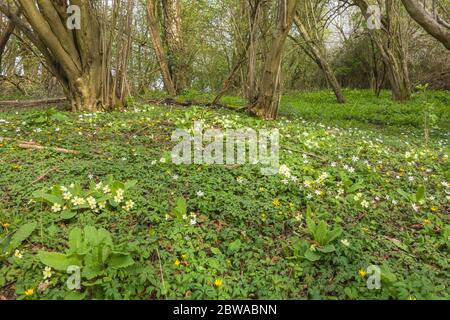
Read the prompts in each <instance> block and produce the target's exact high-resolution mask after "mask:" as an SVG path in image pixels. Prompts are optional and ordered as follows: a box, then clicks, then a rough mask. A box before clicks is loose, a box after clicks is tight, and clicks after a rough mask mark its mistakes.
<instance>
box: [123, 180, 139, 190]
mask: <svg viewBox="0 0 450 320" xmlns="http://www.w3.org/2000/svg"><path fill="white" fill-rule="evenodd" d="M136 184H137V180H130V181H127V182H125V190H128V189H132V188H134V187H135V186H136Z"/></svg>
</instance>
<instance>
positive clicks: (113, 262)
mask: <svg viewBox="0 0 450 320" xmlns="http://www.w3.org/2000/svg"><path fill="white" fill-rule="evenodd" d="M133 264H134V260H133V258H132V257H131V256H130V255H124V254H112V255H111V258H110V259H109V261H108V266H109V267H111V268H113V269H121V268H126V267H129V266H131V265H133Z"/></svg>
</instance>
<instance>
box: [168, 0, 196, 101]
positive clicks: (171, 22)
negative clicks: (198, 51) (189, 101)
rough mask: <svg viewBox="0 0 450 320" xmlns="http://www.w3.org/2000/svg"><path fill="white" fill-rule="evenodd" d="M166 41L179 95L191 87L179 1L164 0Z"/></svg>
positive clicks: (173, 77) (174, 81)
mask: <svg viewBox="0 0 450 320" xmlns="http://www.w3.org/2000/svg"><path fill="white" fill-rule="evenodd" d="M162 4H163V11H164V26H165V28H164V29H165V32H166V33H165V40H166V43H167V48H168V49H169V59H168V60H169V68H170V71H171V74H172V80H173V84H174V86H175V90H176V92H177V94H179V93H181V92H182V91H183V90H185V89H186V88H187V87H188V85H189V83H188V82H189V81H188V79H189V73H190V70H189V69H190V67H189V64H188V62H187V60H188V59H187V57H186V48H185V46H184V42H183V33H182V30H181V4H180V1H179V0H162Z"/></svg>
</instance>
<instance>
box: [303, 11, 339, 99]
mask: <svg viewBox="0 0 450 320" xmlns="http://www.w3.org/2000/svg"><path fill="white" fill-rule="evenodd" d="M294 22H295V25H296V26H297V28H298V30H299V31H300V34H301V36H302V38H303V40H304V41H305V44H306V48H305V51H306V53H307V54H308V55H309V56H310V57H311V58H312V59H313V60H314V62H315V63H316V64H317V65H318V66H319V68H320V70H322V72H323V74H324V75H325V78H326V80H327V82H328V84H329V85H330V86H331V88H332V89H333V92H334V94H335V95H336V99H337V101H338V102H339V103H345V97H344V94H343V92H342V88H341V85H340V84H339V81H338V80H337V78H336V76H335V74H334V71H333V69H332V68H331V66H330V64H329V63H328V61H327V59H326V58H325V55H324V54H323V53H322V48H321V46H320V45H319V44H317V43H316V42H315V41H313V39H312V38H311V36H310V35H309V32H308V30H307V29H306V27H305V25H304V24H303V23H302V21H301V19H300V17H299V16H298V14H296V15H295V17H294Z"/></svg>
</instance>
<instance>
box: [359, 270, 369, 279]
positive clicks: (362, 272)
mask: <svg viewBox="0 0 450 320" xmlns="http://www.w3.org/2000/svg"><path fill="white" fill-rule="evenodd" d="M358 275H359V276H360V277H361V278H364V277H365V276H366V275H367V272H365V271H364V270H359V271H358Z"/></svg>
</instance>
